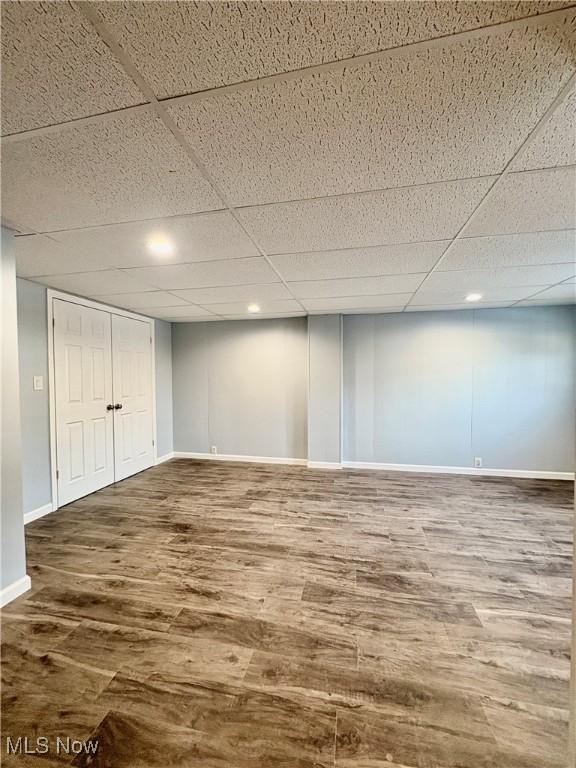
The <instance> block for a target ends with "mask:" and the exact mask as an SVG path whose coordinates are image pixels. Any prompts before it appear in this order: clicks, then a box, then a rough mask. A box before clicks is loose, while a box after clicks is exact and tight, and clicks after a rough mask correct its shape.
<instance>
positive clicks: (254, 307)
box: [248, 304, 260, 315]
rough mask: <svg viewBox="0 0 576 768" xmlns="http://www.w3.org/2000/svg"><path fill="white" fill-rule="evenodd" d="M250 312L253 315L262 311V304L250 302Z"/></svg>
mask: <svg viewBox="0 0 576 768" xmlns="http://www.w3.org/2000/svg"><path fill="white" fill-rule="evenodd" d="M248 312H250V314H251V315H254V314H256V312H260V305H259V304H248Z"/></svg>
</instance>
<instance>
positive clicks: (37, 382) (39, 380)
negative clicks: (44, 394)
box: [34, 376, 44, 390]
mask: <svg viewBox="0 0 576 768" xmlns="http://www.w3.org/2000/svg"><path fill="white" fill-rule="evenodd" d="M34 389H37V390H38V389H44V376H34Z"/></svg>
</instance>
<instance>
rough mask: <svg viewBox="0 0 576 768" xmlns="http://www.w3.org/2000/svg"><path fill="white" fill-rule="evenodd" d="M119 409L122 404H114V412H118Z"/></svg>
mask: <svg viewBox="0 0 576 768" xmlns="http://www.w3.org/2000/svg"><path fill="white" fill-rule="evenodd" d="M120 408H122V403H116V405H115V406H114V410H115V411H119V410H120Z"/></svg>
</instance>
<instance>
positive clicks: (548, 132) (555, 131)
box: [512, 91, 576, 171]
mask: <svg viewBox="0 0 576 768" xmlns="http://www.w3.org/2000/svg"><path fill="white" fill-rule="evenodd" d="M575 163H576V91H571V92H570V95H569V96H568V97H567V98H566V99H565V100H564V102H563V103H562V104H561V105H560V106H559V107H557V109H556V110H555V112H554V113H553V114H552V117H551V118H550V120H549V121H548V123H547V124H546V127H545V128H544V130H543V131H542V133H541V134H540V135H539V136H538V137H537V138H536V139H535V140H534V142H533V144H531V145H530V147H528V148H527V150H526V152H525V153H524V154H523V155H522V156H521V157H520V158H519V159H518V160H515V161H514V162H513V164H512V168H513V170H515V171H527V170H530V169H532V168H553V167H554V166H558V165H573V164H575Z"/></svg>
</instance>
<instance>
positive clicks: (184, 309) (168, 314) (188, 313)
mask: <svg viewBox="0 0 576 768" xmlns="http://www.w3.org/2000/svg"><path fill="white" fill-rule="evenodd" d="M159 293H161V291H159ZM113 298H115V297H113ZM127 300H128V301H129V300H130V296H128V298H127ZM165 300H166V299H164V301H165ZM143 311H144V312H145V314H146V315H149V316H150V317H158V318H160V319H161V320H162V319H164V318H173V317H178V318H190V317H194V318H196V317H212V314H211V313H210V312H209V311H208V310H207V309H203V308H202V307H193V306H192V305H191V304H186V305H185V306H175V307H172V306H168V305H166V304H163V305H162V306H161V307H157V308H154V307H150V306H149V305H147V306H146V308H145V310H143Z"/></svg>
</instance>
